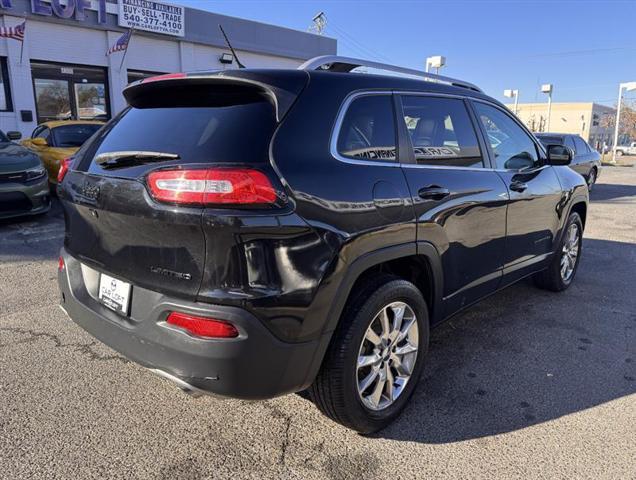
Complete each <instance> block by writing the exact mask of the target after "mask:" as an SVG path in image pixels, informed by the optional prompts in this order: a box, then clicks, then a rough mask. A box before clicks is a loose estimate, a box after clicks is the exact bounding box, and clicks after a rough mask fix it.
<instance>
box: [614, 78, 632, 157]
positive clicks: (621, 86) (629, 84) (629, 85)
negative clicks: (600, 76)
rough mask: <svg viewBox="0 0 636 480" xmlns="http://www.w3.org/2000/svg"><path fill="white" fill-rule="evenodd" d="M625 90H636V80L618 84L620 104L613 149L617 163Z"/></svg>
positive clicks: (617, 108) (617, 107)
mask: <svg viewBox="0 0 636 480" xmlns="http://www.w3.org/2000/svg"><path fill="white" fill-rule="evenodd" d="M623 90H625V91H626V92H631V91H632V90H636V82H625V83H619V84H618V105H617V106H616V125H615V126H614V147H613V149H612V163H616V147H617V146H618V126H619V123H620V120H621V103H623Z"/></svg>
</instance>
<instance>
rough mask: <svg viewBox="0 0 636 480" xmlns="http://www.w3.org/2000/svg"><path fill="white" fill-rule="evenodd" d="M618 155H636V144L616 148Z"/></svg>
mask: <svg viewBox="0 0 636 480" xmlns="http://www.w3.org/2000/svg"><path fill="white" fill-rule="evenodd" d="M616 155H617V156H619V157H620V156H621V155H636V142H632V143H630V144H629V145H618V146H617V147H616Z"/></svg>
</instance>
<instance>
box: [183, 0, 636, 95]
mask: <svg viewBox="0 0 636 480" xmlns="http://www.w3.org/2000/svg"><path fill="white" fill-rule="evenodd" d="M171 3H178V4H183V5H186V6H189V7H193V8H198V9H201V10H209V11H212V12H216V13H221V14H224V15H231V16H235V17H241V18H246V19H250V20H256V21H259V22H264V23H270V24H275V25H280V26H284V27H288V28H293V29H296V30H307V28H308V27H309V25H310V24H311V19H312V17H313V16H314V15H315V14H316V13H318V12H320V11H324V12H325V14H326V17H327V27H326V30H325V33H324V34H325V35H327V36H330V37H332V38H335V39H337V40H338V54H340V55H346V56H353V57H358V58H360V57H361V58H366V59H369V60H376V61H381V62H386V63H392V64H395V65H400V66H405V67H410V68H415V69H420V70H423V69H424V64H425V61H426V58H427V57H429V56H432V55H444V56H445V57H446V66H445V67H444V68H443V69H441V70H440V74H443V75H447V76H450V77H455V78H459V79H462V80H466V81H469V82H472V83H475V84H477V85H478V86H479V87H481V88H482V89H483V90H484V91H485V92H486V93H487V94H489V95H491V96H493V97H495V98H497V99H498V100H501V101H504V102H509V101H510V100H508V99H506V98H505V97H504V96H503V91H504V90H505V89H517V90H519V102H521V103H523V102H543V101H547V97H546V95H545V94H543V93H541V92H540V85H541V84H543V83H552V84H553V85H554V93H553V97H552V101H553V102H575V101H581V102H592V101H593V102H597V103H603V104H607V105H614V104H615V103H616V100H617V96H618V84H619V82H626V81H636V0H569V1H568V0H553V1H550V0H509V1H506V0H483V1H482V0H474V1H471V0H446V1H443V0H394V1H380V0H322V1H309V0H307V1H305V0H172V2H171ZM627 97H628V98H631V99H636V92H630V93H628V94H627Z"/></svg>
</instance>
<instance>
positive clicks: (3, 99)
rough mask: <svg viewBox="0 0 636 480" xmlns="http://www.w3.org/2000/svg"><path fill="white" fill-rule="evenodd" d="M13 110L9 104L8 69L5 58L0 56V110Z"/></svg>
mask: <svg viewBox="0 0 636 480" xmlns="http://www.w3.org/2000/svg"><path fill="white" fill-rule="evenodd" d="M11 110H13V105H11V92H10V90H9V71H8V69H7V59H6V58H4V57H2V58H0V111H3V112H6V111H11Z"/></svg>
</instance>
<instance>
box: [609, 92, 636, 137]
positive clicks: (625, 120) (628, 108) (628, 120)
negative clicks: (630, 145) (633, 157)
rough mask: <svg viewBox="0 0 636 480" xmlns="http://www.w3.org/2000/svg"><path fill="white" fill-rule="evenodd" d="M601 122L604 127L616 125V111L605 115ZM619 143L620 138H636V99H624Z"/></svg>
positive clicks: (619, 128)
mask: <svg viewBox="0 0 636 480" xmlns="http://www.w3.org/2000/svg"><path fill="white" fill-rule="evenodd" d="M600 124H601V126H602V127H604V128H614V127H615V126H616V113H613V114H610V115H604V116H603V117H602V118H601V121H600ZM618 135H619V142H618V143H619V144H620V143H622V142H621V141H620V140H621V139H622V140H623V141H629V140H631V139H633V138H636V100H623V102H622V103H621V120H620V125H619V126H618Z"/></svg>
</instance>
